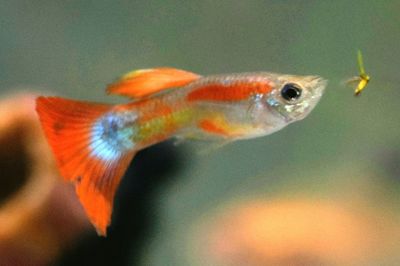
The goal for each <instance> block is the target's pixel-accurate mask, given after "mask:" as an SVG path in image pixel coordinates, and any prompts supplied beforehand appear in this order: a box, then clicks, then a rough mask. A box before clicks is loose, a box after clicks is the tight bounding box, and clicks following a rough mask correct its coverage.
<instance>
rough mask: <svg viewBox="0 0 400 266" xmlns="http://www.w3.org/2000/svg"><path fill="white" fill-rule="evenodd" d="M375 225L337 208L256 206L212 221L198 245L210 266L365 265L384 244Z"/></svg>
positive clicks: (300, 202) (281, 203) (317, 203)
mask: <svg viewBox="0 0 400 266" xmlns="http://www.w3.org/2000/svg"><path fill="white" fill-rule="evenodd" d="M375 225H376V224H375V223H374V222H373V221H371V220H370V217H369V216H366V215H364V214H362V213H361V212H357V211H356V212H354V211H353V210H350V209H346V208H344V207H342V206H341V205H340V204H338V203H335V202H329V201H321V200H311V199H294V200H276V201H267V200H265V201H264V200H254V201H249V202H248V203H238V204H237V205H234V206H231V207H229V208H227V209H225V210H223V211H222V213H221V214H220V215H218V217H217V218H215V217H214V218H210V217H209V219H208V221H206V224H205V225H203V226H201V227H200V228H201V229H200V231H201V232H200V233H199V234H198V235H197V237H195V239H197V240H199V239H201V241H199V242H198V243H201V244H200V246H201V247H199V249H201V250H202V251H201V253H202V254H201V255H200V257H202V258H207V259H205V260H207V262H205V263H206V265H291V266H293V265H365V264H364V263H365V262H368V258H369V256H370V255H372V254H374V253H375V252H376V250H377V249H379V245H380V243H381V241H382V240H383V236H382V235H380V234H379V233H377V230H376V228H375Z"/></svg>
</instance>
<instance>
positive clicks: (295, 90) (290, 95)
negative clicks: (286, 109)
mask: <svg viewBox="0 0 400 266" xmlns="http://www.w3.org/2000/svg"><path fill="white" fill-rule="evenodd" d="M281 96H282V98H283V99H285V100H287V101H289V102H291V101H295V100H297V99H299V98H300V96H301V88H300V86H299V85H297V84H294V83H287V84H285V85H284V86H283V87H282V89H281Z"/></svg>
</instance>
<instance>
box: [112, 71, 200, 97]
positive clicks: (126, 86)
mask: <svg viewBox="0 0 400 266" xmlns="http://www.w3.org/2000/svg"><path fill="white" fill-rule="evenodd" d="M199 77H200V76H199V75H197V74H195V73H192V72H188V71H185V70H180V69H176V68H168V67H160V68H151V69H141V70H135V71H131V72H129V73H127V74H125V75H124V76H122V77H121V78H120V79H119V80H118V81H117V82H115V83H113V84H111V85H109V86H108V87H107V90H106V91H107V93H108V94H118V95H123V96H128V97H130V98H140V97H145V96H148V95H151V94H154V93H157V92H160V91H162V90H165V89H170V88H177V87H182V86H185V85H187V84H188V83H190V82H192V81H194V80H196V79H198V78H199Z"/></svg>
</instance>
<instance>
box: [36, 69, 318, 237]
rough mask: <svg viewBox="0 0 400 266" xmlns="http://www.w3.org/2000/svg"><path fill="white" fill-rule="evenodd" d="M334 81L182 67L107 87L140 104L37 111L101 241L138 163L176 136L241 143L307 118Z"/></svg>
mask: <svg viewBox="0 0 400 266" xmlns="http://www.w3.org/2000/svg"><path fill="white" fill-rule="evenodd" d="M325 86H326V81H325V80H324V79H322V78H320V77H318V76H293V75H281V74H274V73H268V72H259V73H241V74H225V75H215V76H204V77H203V76H200V75H197V74H194V73H191V72H187V71H184V70H178V69H174V68H154V69H146V70H139V71H134V72H130V73H128V74H126V75H125V76H123V77H122V78H121V79H120V80H118V81H117V82H116V83H114V84H111V85H110V86H109V87H108V88H107V92H108V93H110V94H118V95H123V96H127V97H130V98H132V99H133V101H132V102H129V103H126V104H118V105H108V104H100V103H91V102H84V101H75V100H69V99H64V98H58V97H42V96H41V97H38V98H37V100H36V110H37V112H38V114H39V118H40V121H41V124H42V127H43V130H44V133H45V135H46V138H47V140H48V142H49V144H50V146H51V148H52V150H53V152H54V155H55V159H56V162H57V165H58V167H59V169H60V173H61V175H62V176H63V177H64V178H65V179H66V180H68V181H71V182H73V183H74V185H75V188H76V192H77V194H78V197H79V199H80V201H81V203H82V205H83V207H84V209H85V211H86V213H87V215H88V217H89V219H90V221H91V222H92V224H93V225H94V226H95V228H96V229H97V232H98V234H100V235H105V234H106V229H107V226H108V225H109V224H110V220H111V213H112V207H113V199H114V194H115V191H116V189H117V186H118V184H119V183H120V180H121V177H122V175H123V174H124V172H125V171H126V169H127V167H128V165H129V163H130V161H131V160H132V158H133V156H134V155H135V154H136V153H137V152H138V151H139V150H141V149H144V148H145V147H148V146H150V145H153V144H155V143H158V142H161V141H163V140H166V139H168V138H171V137H176V138H178V139H200V140H212V141H224V142H226V141H235V140H240V139H249V138H254V137H259V136H263V135H268V134H271V133H272V132H275V131H277V130H280V129H281V128H283V127H285V126H287V125H288V124H290V123H292V122H295V121H297V120H301V119H303V118H304V117H306V116H307V115H308V114H309V113H310V111H311V110H312V109H313V108H314V107H315V105H316V104H317V102H318V101H319V99H320V97H321V95H322V93H323V91H324V88H325Z"/></svg>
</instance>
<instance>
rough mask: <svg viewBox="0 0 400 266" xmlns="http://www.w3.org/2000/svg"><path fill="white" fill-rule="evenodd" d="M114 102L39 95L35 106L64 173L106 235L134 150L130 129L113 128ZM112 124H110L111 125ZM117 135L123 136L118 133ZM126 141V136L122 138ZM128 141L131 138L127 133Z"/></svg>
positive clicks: (60, 168)
mask: <svg viewBox="0 0 400 266" xmlns="http://www.w3.org/2000/svg"><path fill="white" fill-rule="evenodd" d="M111 109H112V106H111V105H106V104H96V103H89V102H81V101H74V100H68V99H63V98H57V97H39V98H37V100H36V110H37V113H38V114H39V119H40V122H41V124H42V128H43V131H44V133H45V136H46V138H47V140H48V142H49V144H50V147H51V148H52V150H53V153H54V157H55V159H56V162H57V165H58V167H59V170H60V173H61V175H62V176H63V177H64V179H65V180H68V181H71V182H73V183H74V185H75V189H76V193H77V194H78V197H79V200H80V202H81V204H82V206H83V208H84V209H85V211H86V214H87V215H88V217H89V219H90V221H91V223H92V224H93V225H94V226H95V227H96V229H97V232H98V234H100V235H106V230H107V226H108V225H109V224H110V221H111V213H112V208H113V201H114V195H115V192H116V190H117V187H118V185H119V183H120V180H121V177H122V175H123V174H124V172H125V171H126V169H127V167H128V165H129V163H130V161H131V159H132V158H133V156H134V153H135V150H134V147H133V146H134V145H133V144H132V145H131V146H129V142H126V143H124V144H123V145H122V146H121V145H120V144H119V143H122V142H124V141H125V140H124V139H123V138H124V136H125V135H121V136H117V135H118V132H116V131H115V132H110V131H107V130H110V128H111V127H110V125H109V124H107V123H112V122H113V121H112V120H113V117H111V115H114V116H115V114H114V113H113V112H111V113H109V111H110V110H111ZM106 129H107V130H106ZM116 137H118V141H115V139H113V138H116ZM121 141H122V142H121ZM126 141H127V139H126Z"/></svg>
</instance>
